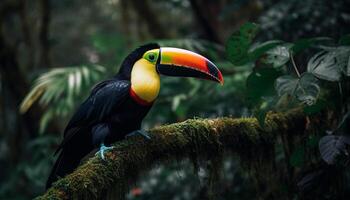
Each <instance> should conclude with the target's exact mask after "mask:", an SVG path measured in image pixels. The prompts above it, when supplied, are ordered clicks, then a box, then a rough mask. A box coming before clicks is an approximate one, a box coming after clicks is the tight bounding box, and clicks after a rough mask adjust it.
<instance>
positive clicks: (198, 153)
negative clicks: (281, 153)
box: [37, 110, 306, 200]
mask: <svg viewBox="0 0 350 200" xmlns="http://www.w3.org/2000/svg"><path fill="white" fill-rule="evenodd" d="M305 124H306V122H305V116H304V115H303V113H302V112H301V111H299V110H294V111H290V112H287V113H269V114H268V116H267V118H266V126H265V127H264V128H261V127H260V126H259V124H258V122H257V120H256V119H255V118H239V119H234V118H217V119H190V120H186V121H184V122H181V123H175V124H170V125H165V126H160V127H156V128H153V129H151V130H149V133H150V134H151V136H152V139H151V140H145V139H144V138H142V137H138V136H135V137H131V138H128V139H126V140H123V141H120V142H117V143H115V144H114V146H115V148H114V149H113V150H111V151H109V152H108V153H106V160H101V159H100V158H99V157H96V156H95V157H93V158H91V159H89V160H88V161H87V162H85V163H84V164H82V165H81V166H80V167H79V168H78V169H77V170H75V171H74V172H73V173H72V174H69V175H67V176H66V177H64V178H62V179H60V180H58V181H57V182H56V183H54V184H53V186H52V187H51V188H50V189H49V190H48V191H46V193H45V194H43V195H42V196H39V197H37V199H50V200H51V199H100V198H101V197H102V196H104V197H105V195H106V193H107V191H108V190H114V193H117V194H119V195H120V198H121V199H123V197H124V195H125V192H127V191H126V190H127V185H128V183H129V182H130V180H134V179H135V178H136V177H137V174H138V173H139V172H141V171H145V170H147V169H149V168H150V167H152V166H153V165H154V164H157V163H160V162H163V161H169V160H180V159H183V158H191V159H206V160H210V159H213V158H219V157H221V156H222V155H221V154H222V152H223V151H233V152H235V153H237V154H238V155H239V156H240V158H241V160H242V161H243V162H244V163H247V164H248V165H249V163H253V161H252V160H255V161H256V162H254V163H258V164H259V163H260V162H259V160H260V159H266V156H268V155H269V154H271V152H273V149H271V148H273V146H274V145H273V144H274V142H275V139H276V136H277V135H281V134H284V133H291V132H290V130H295V133H298V132H300V131H303V130H304V129H305ZM293 132H294V131H293ZM259 155H260V156H259ZM265 161H266V160H265ZM254 166H255V165H252V166H251V167H252V168H254Z"/></svg>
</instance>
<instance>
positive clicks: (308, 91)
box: [275, 73, 320, 105]
mask: <svg viewBox="0 0 350 200" xmlns="http://www.w3.org/2000/svg"><path fill="white" fill-rule="evenodd" d="M275 88H276V91H277V93H278V95H279V96H283V95H286V94H289V95H292V96H294V97H295V98H297V99H298V100H299V101H302V102H303V103H306V104H307V105H313V104H314V103H315V102H316V100H317V98H318V95H319V92H320V87H319V86H318V80H317V79H316V78H315V77H314V76H313V75H312V74H310V73H304V74H302V76H301V77H300V78H296V77H293V76H290V75H285V76H281V77H279V78H278V79H277V80H276V83H275Z"/></svg>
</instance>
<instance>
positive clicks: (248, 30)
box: [226, 23, 258, 66]
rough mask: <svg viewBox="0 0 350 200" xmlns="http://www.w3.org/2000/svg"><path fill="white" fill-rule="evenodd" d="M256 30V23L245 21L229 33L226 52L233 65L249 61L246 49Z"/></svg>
mask: <svg viewBox="0 0 350 200" xmlns="http://www.w3.org/2000/svg"><path fill="white" fill-rule="evenodd" d="M257 32H258V26H257V25H256V24H254V23H245V24H244V25H242V26H241V27H240V29H239V31H237V32H235V33H233V34H232V35H231V37H230V38H229V40H228V41H227V44H226V54H227V57H228V59H229V60H230V61H231V62H232V63H233V64H234V65H237V66H240V65H244V64H246V63H248V62H249V61H250V58H249V55H248V50H249V47H250V45H251V43H252V41H253V39H254V37H255V36H256V34H257Z"/></svg>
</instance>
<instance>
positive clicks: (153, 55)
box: [46, 43, 224, 188]
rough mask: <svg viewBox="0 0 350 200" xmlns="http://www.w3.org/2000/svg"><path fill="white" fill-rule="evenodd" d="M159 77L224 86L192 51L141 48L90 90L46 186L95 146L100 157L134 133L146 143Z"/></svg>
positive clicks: (214, 69)
mask: <svg viewBox="0 0 350 200" xmlns="http://www.w3.org/2000/svg"><path fill="white" fill-rule="evenodd" d="M161 74H162V75H167V76H178V77H195V78H201V79H206V80H212V81H215V82H218V83H221V84H223V82H224V79H223V76H222V74H221V72H220V70H219V69H218V68H217V67H216V66H215V65H214V64H213V63H212V62H211V61H210V60H208V59H207V58H205V57H203V56H201V55H199V54H197V53H194V52H192V51H188V50H184V49H179V48H172V47H160V46H159V45H158V44H156V43H151V44H146V45H143V46H140V47H139V48H137V49H136V50H134V51H133V52H132V53H130V54H129V55H128V56H127V57H126V58H125V59H124V61H123V62H122V64H121V67H120V70H119V72H118V73H117V74H116V75H115V76H114V77H113V78H111V79H108V80H104V81H102V82H100V83H98V84H97V85H95V86H94V88H93V89H92V90H91V93H90V95H89V97H88V98H87V99H86V100H85V101H84V102H83V103H82V104H81V105H80V106H79V108H78V109H77V111H76V112H75V114H74V115H73V116H72V118H71V119H70V121H69V122H68V125H67V126H66V128H65V130H64V137H63V140H62V142H61V144H60V145H59V147H58V149H57V151H56V154H57V153H59V156H58V158H57V160H56V163H55V164H54V166H53V168H52V171H51V173H50V175H49V177H48V180H47V183H46V188H49V187H51V185H52V183H53V182H55V181H56V180H57V179H58V178H60V177H64V176H65V175H67V174H69V173H71V172H72V171H73V170H74V169H75V168H76V167H77V166H78V165H79V164H80V161H81V159H82V158H83V157H85V156H86V155H87V154H89V153H90V152H91V151H92V150H94V149H95V148H98V147H100V150H99V151H98V152H97V153H99V155H100V156H101V158H102V159H105V157H104V152H105V151H107V150H109V149H111V148H112V147H109V146H108V145H110V144H111V143H114V142H116V141H120V140H123V139H124V138H125V137H126V136H130V135H134V134H138V133H139V134H141V135H143V136H144V137H145V138H148V139H149V138H150V136H149V134H147V132H145V131H142V130H141V123H142V120H143V118H144V117H145V116H146V115H147V113H148V111H149V110H150V109H151V107H152V105H153V103H154V102H155V100H156V98H157V96H158V94H159V89H160V75H161ZM106 145H107V146H106Z"/></svg>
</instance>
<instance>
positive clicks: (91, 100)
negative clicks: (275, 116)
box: [57, 79, 130, 151]
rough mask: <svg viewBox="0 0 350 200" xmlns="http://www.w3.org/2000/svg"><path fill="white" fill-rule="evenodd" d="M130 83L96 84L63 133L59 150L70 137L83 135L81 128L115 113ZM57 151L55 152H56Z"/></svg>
mask: <svg viewBox="0 0 350 200" xmlns="http://www.w3.org/2000/svg"><path fill="white" fill-rule="evenodd" d="M129 89H130V82H129V81H124V80H115V79H111V80H106V81H103V82H101V83H99V84H97V85H96V86H95V87H94V89H92V92H91V94H90V96H89V97H88V98H87V99H86V100H85V101H84V102H83V103H82V104H81V105H80V107H79V108H78V110H77V111H76V112H75V114H74V115H73V117H72V118H71V120H70V121H69V122H68V125H67V127H66V128H65V131H64V139H63V141H62V143H61V145H60V147H59V148H58V150H60V149H61V148H62V147H63V146H64V145H65V144H67V143H68V142H69V141H70V140H71V139H72V137H79V134H84V133H82V132H81V131H80V129H81V127H89V126H92V125H94V124H96V123H97V122H99V121H103V120H104V119H105V118H107V117H110V115H111V114H112V112H116V111H117V109H118V106H119V105H120V104H122V103H123V102H124V101H125V100H126V97H127V96H128V95H129ZM58 150H57V151H58Z"/></svg>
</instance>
